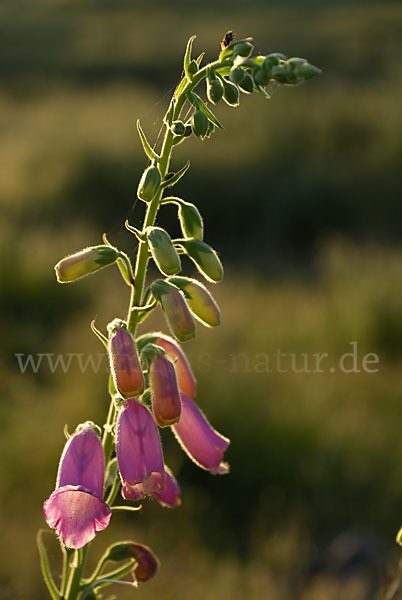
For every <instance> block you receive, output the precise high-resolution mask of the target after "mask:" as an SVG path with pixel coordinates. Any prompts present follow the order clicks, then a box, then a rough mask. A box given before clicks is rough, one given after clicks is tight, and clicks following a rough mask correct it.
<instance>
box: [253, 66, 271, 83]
mask: <svg viewBox="0 0 402 600" xmlns="http://www.w3.org/2000/svg"><path fill="white" fill-rule="evenodd" d="M253 76H254V81H255V83H256V84H257V85H262V86H264V85H268V82H269V74H268V73H267V71H266V70H265V69H262V68H261V69H255V71H254V73H253Z"/></svg>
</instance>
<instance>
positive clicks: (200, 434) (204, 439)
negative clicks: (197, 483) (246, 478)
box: [172, 394, 230, 475]
mask: <svg viewBox="0 0 402 600" xmlns="http://www.w3.org/2000/svg"><path fill="white" fill-rule="evenodd" d="M181 401H182V408H181V417H180V421H179V422H178V423H176V424H175V425H173V426H172V429H173V432H174V434H175V435H176V438H177V440H178V441H179V443H180V445H181V447H182V448H183V450H184V451H185V452H186V453H187V454H188V456H189V457H190V458H191V459H192V460H193V461H194V462H195V463H196V464H197V465H198V466H199V467H202V468H203V469H207V470H208V471H210V472H211V473H213V474H217V473H218V474H220V475H223V474H225V473H227V472H228V471H229V466H228V465H227V464H226V463H223V462H221V461H222V459H223V454H224V452H225V450H226V449H227V447H228V446H229V444H230V440H228V438H226V437H224V436H223V435H221V434H220V433H218V432H217V431H216V430H215V429H214V428H213V427H212V426H211V425H210V424H209V422H208V421H207V419H206V417H205V415H204V413H203V412H202V411H201V409H200V408H199V407H198V406H197V404H196V403H195V402H194V401H193V400H191V398H188V397H187V396H186V395H185V394H181Z"/></svg>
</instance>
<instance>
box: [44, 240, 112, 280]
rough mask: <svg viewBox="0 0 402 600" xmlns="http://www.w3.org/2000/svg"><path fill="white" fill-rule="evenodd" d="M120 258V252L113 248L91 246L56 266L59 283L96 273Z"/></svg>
mask: <svg viewBox="0 0 402 600" xmlns="http://www.w3.org/2000/svg"><path fill="white" fill-rule="evenodd" d="M118 257H119V252H118V250H116V248H112V247H111V246H106V245H105V246H91V247H89V248H85V249H84V250H81V251H80V252H77V253H76V254H71V255H70V256H66V257H65V258H63V259H62V260H61V261H60V262H58V263H57V265H56V266H55V268H54V269H55V271H56V277H57V281H59V282H60V283H70V282H72V281H76V280H77V279H81V277H85V276H86V275H90V274H91V273H95V272H96V271H99V269H102V268H103V267H106V266H107V265H111V264H113V263H114V262H116V260H117V259H118Z"/></svg>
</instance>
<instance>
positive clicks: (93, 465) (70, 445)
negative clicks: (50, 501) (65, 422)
mask: <svg viewBox="0 0 402 600" xmlns="http://www.w3.org/2000/svg"><path fill="white" fill-rule="evenodd" d="M80 427H81V429H80V430H78V432H77V433H75V434H74V435H73V436H72V437H71V438H70V439H69V441H68V442H67V443H66V445H65V447H64V450H63V454H62V455H61V459H60V464H59V470H58V474H57V483H56V488H59V487H64V486H66V485H79V486H83V487H84V488H87V489H89V490H91V491H92V492H93V493H94V494H95V495H96V496H99V497H100V498H101V497H102V495H103V478H104V468H105V467H104V456H103V448H102V444H101V441H100V439H99V437H98V436H97V435H96V433H95V432H94V430H93V428H92V426H91V425H90V424H88V425H87V424H86V423H85V424H83V425H82V426H80Z"/></svg>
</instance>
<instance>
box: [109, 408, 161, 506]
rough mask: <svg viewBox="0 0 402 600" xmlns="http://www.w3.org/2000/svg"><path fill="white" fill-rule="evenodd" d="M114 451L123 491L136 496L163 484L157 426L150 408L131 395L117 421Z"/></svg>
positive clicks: (128, 497)
mask: <svg viewBox="0 0 402 600" xmlns="http://www.w3.org/2000/svg"><path fill="white" fill-rule="evenodd" d="M116 453H117V460H118V462H119V469H120V476H121V480H122V483H123V487H122V494H123V497H124V498H126V499H127V500H139V499H140V498H143V497H144V496H148V495H149V494H154V493H155V492H160V491H162V490H163V488H164V487H165V469H164V466H163V456H162V447H161V442H160V438H159V433H158V429H157V427H156V425H155V422H154V420H153V417H152V414H151V412H150V411H149V409H148V408H147V407H146V406H144V405H143V404H141V403H140V402H138V400H136V399H135V398H130V399H129V400H127V402H126V403H125V404H124V406H123V408H122V409H121V410H120V413H119V416H118V418H117V424H116Z"/></svg>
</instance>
